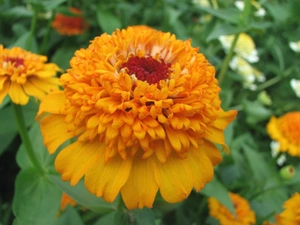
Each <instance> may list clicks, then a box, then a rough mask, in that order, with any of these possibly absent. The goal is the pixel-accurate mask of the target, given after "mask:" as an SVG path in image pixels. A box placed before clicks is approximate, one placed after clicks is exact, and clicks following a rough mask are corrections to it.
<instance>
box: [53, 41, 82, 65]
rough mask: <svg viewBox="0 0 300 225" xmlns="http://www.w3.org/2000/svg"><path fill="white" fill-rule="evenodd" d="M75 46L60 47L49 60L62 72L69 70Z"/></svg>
mask: <svg viewBox="0 0 300 225" xmlns="http://www.w3.org/2000/svg"><path fill="white" fill-rule="evenodd" d="M77 49H78V47H77V46H73V47H62V48H60V49H58V50H57V51H56V52H55V53H54V55H53V56H52V58H51V61H52V62H54V63H55V64H57V65H58V66H59V67H60V68H62V69H63V70H66V69H68V68H70V60H71V58H72V57H73V56H74V53H75V51H76V50H77Z"/></svg>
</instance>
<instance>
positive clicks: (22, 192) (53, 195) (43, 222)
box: [13, 169, 61, 225]
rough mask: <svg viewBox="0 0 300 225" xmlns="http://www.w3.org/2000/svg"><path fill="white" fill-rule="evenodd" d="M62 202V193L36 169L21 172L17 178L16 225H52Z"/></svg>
mask: <svg viewBox="0 0 300 225" xmlns="http://www.w3.org/2000/svg"><path fill="white" fill-rule="evenodd" d="M60 201H61V191H60V190H59V188H58V187H57V186H56V185H55V184H53V183H52V182H51V181H50V180H49V179H48V177H47V176H40V175H39V174H38V172H37V171H36V170H35V169H26V170H21V171H20V173H19V174H18V175H17V178H16V185H15V195H14V199H13V212H14V215H15V216H16V220H15V222H14V224H15V225H52V224H55V222H56V219H57V218H56V214H57V212H58V210H59V205H60Z"/></svg>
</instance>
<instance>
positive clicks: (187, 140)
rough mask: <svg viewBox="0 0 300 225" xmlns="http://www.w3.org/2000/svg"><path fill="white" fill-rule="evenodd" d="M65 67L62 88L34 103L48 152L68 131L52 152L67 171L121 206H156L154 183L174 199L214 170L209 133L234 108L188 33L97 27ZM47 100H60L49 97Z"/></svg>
mask: <svg viewBox="0 0 300 225" xmlns="http://www.w3.org/2000/svg"><path fill="white" fill-rule="evenodd" d="M70 64H71V69H69V70H68V71H67V73H65V74H63V75H62V76H61V81H62V82H63V86H64V89H65V90H64V91H58V92H55V93H52V94H50V95H48V96H47V99H45V100H44V101H43V102H42V103H41V106H40V109H39V113H38V118H40V117H41V116H42V115H43V114H44V113H45V112H49V113H50V115H47V116H46V117H44V118H43V119H42V120H41V130H42V134H43V137H44V142H45V144H46V146H47V147H48V150H49V152H50V153H53V152H55V151H56V149H57V147H58V146H60V145H61V144H62V143H63V142H65V141H66V140H68V139H70V138H74V137H76V140H75V142H74V143H72V144H71V145H69V146H68V147H66V148H64V149H63V150H62V151H61V152H60V153H59V154H58V156H57V158H56V161H55V166H56V169H57V170H58V171H59V172H60V173H61V174H62V179H63V180H70V181H71V184H72V185H75V184H76V183H77V182H78V181H79V180H80V179H81V178H82V177H83V176H84V182H85V185H86V187H87V189H88V190H89V191H90V192H91V193H93V194H95V195H97V196H102V198H103V199H104V200H106V201H109V202H111V201H113V200H114V199H115V197H116V196H117V194H118V193H119V192H121V195H122V198H123V200H124V202H125V204H126V206H127V207H128V208H130V209H133V208H136V207H140V208H142V207H144V206H147V207H152V204H153V201H154V198H155V195H156V193H157V191H158V190H160V193H161V195H162V197H163V198H164V199H165V200H166V201H168V202H171V203H174V202H179V201H182V200H183V199H185V198H187V196H188V195H189V194H190V192H191V190H192V189H193V188H195V189H196V190H197V191H199V190H200V189H202V188H203V187H204V185H205V184H206V183H207V182H209V181H210V180H211V179H212V176H213V166H214V165H216V164H218V163H219V162H220V161H221V155H220V153H219V151H218V149H217V148H216V147H215V145H214V143H217V144H221V145H222V146H223V148H224V149H225V150H226V151H227V150H228V147H227V146H226V144H225V143H224V135H223V131H224V129H225V127H226V126H227V125H228V124H229V123H230V122H231V121H232V120H233V119H234V118H235V116H236V111H228V112H224V111H223V110H222V108H221V107H220V103H221V102H220V100H219V91H220V88H219V87H218V82H217V80H216V79H215V69H214V67H213V66H211V65H210V64H209V62H208V61H207V60H206V58H205V57H204V55H203V54H200V53H198V49H196V48H193V47H192V46H191V44H190V41H181V40H177V39H176V38H175V36H174V35H170V33H163V32H160V31H156V30H154V29H145V30H143V31H142V32H135V30H134V29H132V28H131V27H129V28H128V29H124V30H117V31H116V32H114V33H113V34H112V35H108V34H102V35H101V36H100V37H96V38H95V39H94V40H93V41H92V43H91V44H90V46H89V47H88V48H87V49H80V50H78V51H76V53H75V56H74V57H73V58H72V59H71V62H70ZM53 102H56V104H55V106H53V104H52V103H53Z"/></svg>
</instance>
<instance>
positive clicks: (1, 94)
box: [0, 81, 9, 104]
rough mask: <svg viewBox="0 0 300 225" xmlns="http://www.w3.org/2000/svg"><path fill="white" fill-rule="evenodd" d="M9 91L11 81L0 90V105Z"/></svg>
mask: <svg viewBox="0 0 300 225" xmlns="http://www.w3.org/2000/svg"><path fill="white" fill-rule="evenodd" d="M8 90H9V81H7V82H5V83H4V84H3V86H2V89H1V90H0V104H2V101H3V99H4V98H5V96H6V95H7V93H8Z"/></svg>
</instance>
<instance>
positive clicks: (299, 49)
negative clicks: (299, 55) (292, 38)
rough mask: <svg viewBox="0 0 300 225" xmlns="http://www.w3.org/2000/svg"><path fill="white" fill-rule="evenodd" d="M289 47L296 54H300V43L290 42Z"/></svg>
mask: <svg viewBox="0 0 300 225" xmlns="http://www.w3.org/2000/svg"><path fill="white" fill-rule="evenodd" d="M289 46H290V48H291V49H292V50H293V51H294V52H300V41H296V42H290V43H289Z"/></svg>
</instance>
